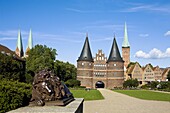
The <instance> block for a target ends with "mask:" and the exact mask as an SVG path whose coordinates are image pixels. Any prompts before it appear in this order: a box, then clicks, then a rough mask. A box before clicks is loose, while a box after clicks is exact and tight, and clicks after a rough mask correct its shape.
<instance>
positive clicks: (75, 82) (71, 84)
mask: <svg viewBox="0 0 170 113" xmlns="http://www.w3.org/2000/svg"><path fill="white" fill-rule="evenodd" d="M65 84H66V86H67V87H77V86H80V81H79V80H75V79H69V80H67V81H66V82H65Z"/></svg>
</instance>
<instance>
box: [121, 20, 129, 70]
mask: <svg viewBox="0 0 170 113" xmlns="http://www.w3.org/2000/svg"><path fill="white" fill-rule="evenodd" d="M122 57H123V60H124V66H125V67H127V66H128V64H129V63H130V44H129V41H128V34H127V26H126V22H125V29H124V40H123V43H122Z"/></svg>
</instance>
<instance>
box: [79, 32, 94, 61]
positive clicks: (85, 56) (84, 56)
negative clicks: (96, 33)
mask: <svg viewBox="0 0 170 113" xmlns="http://www.w3.org/2000/svg"><path fill="white" fill-rule="evenodd" d="M77 61H91V62H93V57H92V54H91V50H90V45H89V40H88V35H87V34H86V40H85V43H84V46H83V49H82V51H81V54H80V57H79V58H78V60H77Z"/></svg>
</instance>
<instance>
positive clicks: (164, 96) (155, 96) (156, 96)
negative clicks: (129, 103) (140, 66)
mask: <svg viewBox="0 0 170 113" xmlns="http://www.w3.org/2000/svg"><path fill="white" fill-rule="evenodd" d="M114 91H115V92H118V93H122V94H126V95H129V96H132V97H136V98H139V99H144V100H157V101H170V94H168V93H160V92H154V91H149V90H114Z"/></svg>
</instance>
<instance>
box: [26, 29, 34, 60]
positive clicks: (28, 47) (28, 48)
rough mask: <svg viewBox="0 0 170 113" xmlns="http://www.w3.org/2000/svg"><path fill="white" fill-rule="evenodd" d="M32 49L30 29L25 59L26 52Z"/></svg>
mask: <svg viewBox="0 0 170 113" xmlns="http://www.w3.org/2000/svg"><path fill="white" fill-rule="evenodd" d="M32 47H33V40H32V31H31V29H30V33H29V38H28V45H27V49H26V52H25V56H26V57H27V56H28V51H29V50H30V49H32Z"/></svg>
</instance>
